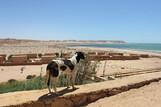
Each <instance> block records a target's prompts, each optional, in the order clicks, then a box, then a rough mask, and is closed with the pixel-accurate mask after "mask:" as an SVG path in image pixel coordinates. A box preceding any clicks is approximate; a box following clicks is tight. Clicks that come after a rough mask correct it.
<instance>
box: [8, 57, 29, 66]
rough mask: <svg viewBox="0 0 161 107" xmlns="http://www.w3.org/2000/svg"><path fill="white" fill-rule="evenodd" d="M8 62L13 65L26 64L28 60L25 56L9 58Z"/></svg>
mask: <svg viewBox="0 0 161 107" xmlns="http://www.w3.org/2000/svg"><path fill="white" fill-rule="evenodd" d="M8 61H9V62H12V63H13V64H14V63H27V61H28V59H27V56H26V55H21V56H11V57H10V58H9V59H8Z"/></svg>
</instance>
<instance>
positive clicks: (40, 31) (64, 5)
mask: <svg viewBox="0 0 161 107" xmlns="http://www.w3.org/2000/svg"><path fill="white" fill-rule="evenodd" d="M0 38H26V39H39V40H54V39H60V40H63V39H79V40H97V39H99V40H125V41H128V42H150V43H152V42H153V43H155V42H158V43H161V0H0Z"/></svg>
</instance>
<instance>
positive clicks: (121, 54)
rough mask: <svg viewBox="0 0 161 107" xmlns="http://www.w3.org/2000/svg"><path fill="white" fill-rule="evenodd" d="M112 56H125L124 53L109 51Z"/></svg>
mask: <svg viewBox="0 0 161 107" xmlns="http://www.w3.org/2000/svg"><path fill="white" fill-rule="evenodd" d="M109 55H110V56H114V55H120V56H123V55H124V54H123V53H109Z"/></svg>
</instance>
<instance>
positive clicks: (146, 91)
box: [86, 81, 161, 107]
mask: <svg viewBox="0 0 161 107" xmlns="http://www.w3.org/2000/svg"><path fill="white" fill-rule="evenodd" d="M160 91H161V81H160V82H156V83H152V84H150V85H148V86H144V87H142V88H139V89H132V90H130V91H127V92H124V93H121V94H118V95H116V96H112V97H106V98H103V99H100V100H98V101H96V102H94V103H91V104H89V105H87V106H86V107H161V102H160V101H161V93H160Z"/></svg>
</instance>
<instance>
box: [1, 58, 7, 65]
mask: <svg viewBox="0 0 161 107" xmlns="http://www.w3.org/2000/svg"><path fill="white" fill-rule="evenodd" d="M5 61H6V57H5V56H0V64H2V63H4V62H5Z"/></svg>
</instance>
